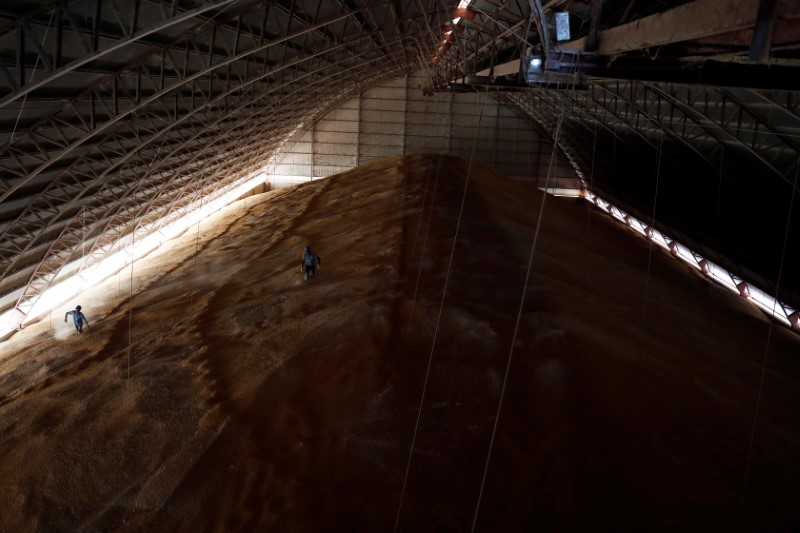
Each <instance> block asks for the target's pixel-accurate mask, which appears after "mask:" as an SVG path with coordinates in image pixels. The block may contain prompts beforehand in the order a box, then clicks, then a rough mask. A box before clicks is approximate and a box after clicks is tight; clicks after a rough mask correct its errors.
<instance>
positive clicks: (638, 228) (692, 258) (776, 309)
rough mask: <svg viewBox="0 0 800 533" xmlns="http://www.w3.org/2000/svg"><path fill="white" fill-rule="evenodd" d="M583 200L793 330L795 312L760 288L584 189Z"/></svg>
mask: <svg viewBox="0 0 800 533" xmlns="http://www.w3.org/2000/svg"><path fill="white" fill-rule="evenodd" d="M581 196H582V197H583V198H585V199H586V200H588V201H590V202H591V203H593V204H594V205H596V206H597V207H599V208H600V209H602V210H603V211H605V212H606V213H608V214H609V215H611V216H612V217H613V218H615V219H616V220H619V221H620V222H622V223H623V224H625V225H627V226H628V227H630V228H631V229H633V230H634V231H635V232H636V233H638V234H639V235H642V236H643V237H644V238H646V239H648V240H650V241H651V242H653V243H655V244H657V245H658V246H659V247H660V248H662V249H663V250H664V251H665V252H667V253H669V254H671V255H672V256H673V257H676V258H678V259H680V260H682V261H683V262H684V263H686V264H688V265H689V266H691V267H693V268H695V269H697V270H699V271H700V272H702V273H703V274H705V275H706V276H707V277H709V278H710V279H711V280H712V281H714V282H716V283H717V284H719V285H721V286H722V287H724V288H726V289H728V290H729V291H731V292H733V293H734V294H738V295H742V296H743V297H744V298H746V299H747V301H748V302H750V303H752V304H753V305H755V306H756V307H758V308H759V309H761V310H763V311H764V312H765V313H767V314H769V315H772V316H773V317H775V318H776V319H778V321H780V322H781V323H782V324H784V325H786V326H789V327H792V324H791V321H790V320H789V317H790V316H792V314H794V313H795V309H793V308H792V307H790V306H789V305H786V304H784V303H783V302H781V301H779V300H776V299H775V298H773V297H772V296H770V295H769V294H767V293H765V292H764V291H762V290H761V289H759V288H758V287H756V286H754V285H752V284H751V283H749V282H746V281H744V280H742V279H741V278H739V277H737V276H735V275H734V274H731V273H730V272H728V271H727V270H725V269H724V268H722V267H721V266H719V265H717V264H716V263H714V262H713V261H711V260H710V259H707V258H704V257H702V256H701V255H700V254H698V253H697V252H694V251H693V250H691V249H690V248H688V247H686V246H685V245H683V244H681V243H679V242H677V241H676V240H674V239H672V238H670V237H668V236H667V235H665V234H663V233H661V232H660V231H658V230H657V229H655V228H653V227H651V226H648V225H647V224H645V223H644V222H642V221H640V220H638V219H636V218H635V217H633V216H631V215H630V214H628V213H625V212H624V211H622V210H621V209H619V208H618V207H615V206H613V205H611V204H610V203H609V202H606V201H605V200H603V199H602V198H600V197H599V196H597V195H596V194H594V193H591V192H589V191H588V190H586V189H581ZM742 283H744V285H743V287H745V288H744V289H742V291H740V290H739V285H740V284H742ZM742 293H744V294H742Z"/></svg>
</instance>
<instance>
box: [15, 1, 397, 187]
mask: <svg viewBox="0 0 800 533" xmlns="http://www.w3.org/2000/svg"><path fill="white" fill-rule="evenodd" d="M386 1H389V0H386ZM366 9H368V8H366V7H364V8H361V9H360V10H361V11H363V10H366ZM353 15H354V12H350V13H345V14H343V15H338V16H336V17H333V18H332V19H328V20H326V21H324V22H320V23H318V24H315V25H314V26H311V27H308V28H303V29H302V30H298V31H295V32H293V33H291V34H288V35H283V36H280V37H278V38H276V39H273V40H271V41H270V42H268V43H265V44H261V45H258V46H254V47H252V48H251V49H249V50H246V51H242V52H238V53H233V54H231V55H229V56H227V57H224V58H222V59H220V60H218V61H217V62H216V63H213V64H210V65H208V66H206V67H205V68H203V69H200V70H198V71H197V72H193V73H191V74H188V73H187V75H186V76H185V77H183V78H181V79H179V81H178V82H176V83H173V84H171V85H169V86H166V87H164V86H162V84H160V83H159V81H161V80H159V79H158V77H154V76H152V75H151V76H150V81H151V84H152V86H153V87H156V88H158V89H157V90H156V91H155V92H154V93H153V94H151V95H149V96H148V97H146V98H143V99H142V98H137V99H136V103H135V104H134V105H133V106H131V107H129V108H126V109H123V110H120V109H118V108H117V109H115V106H114V105H111V104H112V103H111V102H109V105H107V106H106V107H107V108H108V110H109V111H111V113H110V115H109V118H108V120H106V121H105V122H103V123H102V124H100V125H98V126H96V127H94V128H89V129H87V131H86V133H85V134H84V135H83V136H81V137H80V138H78V139H75V140H73V141H71V142H69V143H68V144H64V145H61V146H60V149H59V150H58V151H57V152H56V153H55V154H54V155H52V156H50V157H48V158H47V159H46V160H45V161H44V162H43V163H42V164H40V165H39V166H37V167H36V168H35V169H33V170H32V171H30V172H28V171H26V170H25V169H24V168H23V169H20V170H21V172H18V174H19V175H20V176H21V179H19V180H17V182H16V183H14V185H13V186H12V187H10V188H7V189H6V190H2V191H0V202H2V201H3V200H5V199H6V198H8V197H9V196H10V195H11V194H12V193H13V192H15V191H16V190H18V189H19V188H21V187H23V186H24V185H26V184H27V183H28V182H29V181H30V180H32V179H33V178H34V177H35V176H37V175H39V174H41V173H42V172H44V171H45V170H47V169H48V168H50V167H51V166H52V165H53V164H54V163H55V162H57V161H59V160H61V159H62V158H64V157H65V156H66V155H67V154H69V153H71V152H72V151H73V150H75V149H76V148H78V147H79V146H81V145H83V144H84V143H86V142H87V141H88V140H89V139H91V138H93V137H96V136H97V135H99V134H101V133H103V132H107V131H109V130H110V128H111V127H112V126H114V125H115V124H117V123H118V122H120V121H121V120H123V119H125V118H127V117H129V116H131V115H132V114H133V113H135V112H136V111H139V110H141V109H143V108H145V107H147V106H148V105H151V104H153V103H154V102H157V101H158V100H159V99H160V98H162V97H163V96H166V95H168V94H169V93H171V92H173V91H176V90H177V89H180V88H181V87H184V86H186V85H187V84H189V83H191V82H193V81H195V80H198V79H200V78H201V77H203V76H208V75H212V74H213V72H214V71H215V70H217V69H219V68H221V67H226V66H228V65H230V64H232V63H233V62H235V61H238V60H241V59H243V58H246V57H247V56H250V55H253V54H257V53H259V52H263V51H265V50H267V49H268V48H270V47H272V46H275V45H276V44H281V43H283V42H286V41H289V40H292V39H295V38H297V37H299V36H302V35H304V34H306V33H308V32H311V31H314V30H316V29H318V28H321V27H324V26H327V25H330V24H334V23H336V22H339V21H341V20H344V19H347V18H349V17H351V16H353ZM163 53H165V55H167V56H168V55H169V54H168V53H167V52H166V51H164V52H163ZM214 59H217V57H216V56H215V57H214ZM180 66H181V65H177V64H176V65H173V66H172V68H174V70H175V71H176V72H178V68H179V67H180ZM142 74H144V75H147V73H146V72H144V71H140V75H142ZM116 76H118V75H115V79H116ZM178 76H179V77H180V73H178ZM91 93H92V94H95V95H96V96H97V97H98V98H99V99H100V100H102V99H103V95H102V94H99V91H98V89H97V88H95V89H93V90H92V91H91ZM78 116H79V118H83V117H81V116H80V114H78ZM55 129H56V130H58V128H55ZM28 134H29V135H31V133H30V132H29V133H28ZM34 144H36V143H34ZM6 149H7V150H10V149H11V145H9V146H8V147H7V148H6Z"/></svg>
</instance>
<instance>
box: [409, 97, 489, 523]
mask: <svg viewBox="0 0 800 533" xmlns="http://www.w3.org/2000/svg"><path fill="white" fill-rule="evenodd" d="M475 93H476V95H477V99H478V102H479V106H478V121H477V122H476V124H475V137H474V139H473V141H472V152H471V153H470V156H469V164H468V165H467V177H466V179H465V180H464V192H463V193H462V195H461V206H460V208H459V211H458V219H457V221H456V230H455V234H454V235H453V246H452V247H451V248H450V257H449V259H448V261H447V270H446V271H445V277H444V284H443V286H442V299H441V301H440V302H439V313H438V315H437V317H436V325H435V327H434V330H433V340H432V341H431V353H430V355H429V356H428V364H427V366H426V368H425V378H424V380H423V383H422V393H421V396H420V400H419V408H418V409H417V418H416V421H415V423H414V432H413V436H412V438H411V447H410V448H409V452H408V463H407V464H406V470H405V475H404V477H403V488H402V490H401V492H400V503H399V505H398V507H397V517H396V518H395V522H394V531H395V532H396V531H397V527H398V525H399V524H400V515H401V513H402V511H403V501H404V499H405V494H406V487H407V485H408V476H409V472H410V471H411V462H412V459H413V457H414V445H415V444H416V441H417V433H418V431H419V422H420V419H421V417H422V407H423V405H424V403H425V393H426V392H427V389H428V381H429V378H430V373H431V366H432V365H433V354H434V351H435V348H436V339H437V337H438V334H439V324H440V322H441V319H442V311H443V310H444V300H445V297H446V296H447V284H448V282H449V281H450V271H451V269H452V266H453V256H454V255H455V251H456V243H457V241H458V232H459V229H460V228H461V218H462V216H463V214H464V205H465V204H466V200H467V190H468V187H469V180H470V175H471V173H472V160H473V158H474V155H475V148H476V146H477V143H478V131H479V130H480V124H481V119H482V118H483V106H484V102H481V97H480V93H479V92H478V91H477V90H475Z"/></svg>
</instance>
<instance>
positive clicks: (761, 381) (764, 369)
mask: <svg viewBox="0 0 800 533" xmlns="http://www.w3.org/2000/svg"><path fill="white" fill-rule="evenodd" d="M796 168H797V170H795V173H794V187H793V188H792V196H791V198H790V200H789V212H788V214H787V215H786V229H785V230H784V234H783V249H782V250H781V263H780V267H779V268H778V281H777V283H776V285H775V291H774V295H773V301H774V302H775V305H777V304H778V303H779V302H778V292H779V290H780V286H781V278H782V276H783V263H784V260H785V259H786V246H787V244H788V242H789V228H790V224H791V220H792V211H793V209H794V199H795V196H796V195H797V177H798V175H800V158H798V163H797V165H796ZM774 313H775V307H773V309H772V314H770V317H769V328H768V329H767V340H766V342H765V345H764V357H763V359H762V362H761V376H760V378H759V380H758V395H757V396H756V408H755V412H754V413H753V427H752V429H751V431H750V442H749V443H748V445H747V461H746V463H745V467H744V476H743V479H742V494H741V496H740V498H739V511H740V512H741V511H742V510H743V509H744V502H745V496H746V494H747V482H748V479H749V476H750V466H751V464H752V461H753V447H754V446H755V440H756V427H757V424H758V412H759V409H760V407H761V396H762V393H763V392H764V381H765V379H766V376H767V360H768V359H769V348H770V344H771V342H772V329H773V327H774V325H775V317H774Z"/></svg>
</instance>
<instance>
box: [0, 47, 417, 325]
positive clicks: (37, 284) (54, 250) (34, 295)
mask: <svg viewBox="0 0 800 533" xmlns="http://www.w3.org/2000/svg"><path fill="white" fill-rule="evenodd" d="M391 44H394V43H391ZM379 59H382V58H375V59H373V60H371V61H368V62H366V63H361V64H359V65H356V66H354V67H350V68H351V69H363V68H364V67H365V66H367V65H368V64H369V63H371V62H373V61H377V60H379ZM394 70H398V71H407V70H408V67H395V68H394V69H392V70H390V71H387V72H381V71H379V72H378V74H376V75H373V76H372V77H371V78H374V79H376V80H379V79H383V78H385V77H386V76H387V75H390V74H391V73H392V71H394ZM322 79H323V80H327V79H329V78H327V77H324V78H322ZM348 79H350V80H353V82H354V85H359V84H363V82H364V81H365V78H364V77H363V76H361V75H360V72H355V73H354V74H352V75H350V76H349V78H348ZM368 79H369V78H368ZM300 81H301V80H293V81H292V82H291V83H298V82H300ZM341 82H342V80H341V78H340V79H338V80H335V83H341ZM301 91H302V92H303V93H306V96H307V94H308V85H303V86H302V87H301V88H299V89H297V90H295V91H293V92H292V93H290V94H289V95H286V96H284V99H286V100H289V99H292V102H293V103H295V104H296V103H297V100H296V99H293V98H292V97H294V96H295V94H297V93H298V92H301ZM350 92H352V91H350ZM347 94H349V93H347ZM266 96H267V95H263V96H262V98H263V97H266ZM307 99H308V102H309V103H311V104H312V105H313V104H316V103H318V100H317V98H316V95H314V94H312V95H311V96H310V97H308V96H307ZM252 105H253V102H246V103H245V104H244V105H243V106H242V107H248V106H252ZM300 107H301V108H302V106H300ZM280 109H286V108H283V107H281V108H280ZM238 111H239V110H234V111H231V114H233V113H236V112H238ZM270 112H271V111H270ZM260 113H263V108H262V109H258V110H256V112H254V113H253V114H251V115H250V116H249V117H246V119H245V120H244V121H241V120H238V121H237V122H236V123H237V124H251V126H250V127H249V128H246V129H245V131H244V132H242V133H241V134H240V135H238V136H237V137H236V138H234V139H229V140H228V142H227V143H226V144H225V147H223V150H224V151H226V150H227V148H228V147H231V146H238V147H241V146H242V141H243V139H245V138H247V137H250V138H252V134H253V133H254V132H255V131H256V130H259V129H261V124H262V123H263V120H264V119H268V117H257V115H259V114H260ZM253 118H259V120H252V119H253ZM220 120H221V119H220ZM228 134H229V132H228V131H223V132H220V134H219V136H218V140H219V138H221V137H222V136H225V135H228ZM280 142H281V140H276V141H273V142H272V143H271V144H270V145H268V146H267V147H266V148H265V147H264V145H263V142H261V141H260V140H256V141H251V143H250V144H251V145H252V146H257V147H261V148H262V149H261V150H260V151H256V152H257V153H256V154H255V155H254V154H253V152H252V151H249V150H245V151H247V152H249V155H248V159H250V160H253V159H256V158H258V159H260V160H263V158H264V157H265V156H264V154H266V153H269V152H270V150H272V149H273V148H274V147H273V145H275V146H277V145H279V144H280ZM209 148H210V147H209ZM223 169H224V171H221V172H217V170H223ZM202 174H209V175H214V174H219V175H222V176H228V177H229V178H228V180H235V179H238V178H235V177H234V178H230V176H232V175H233V176H235V175H236V173H233V172H231V168H230V163H229V160H228V159H226V160H225V161H220V162H218V163H217V164H216V165H212V166H209V167H204V172H203V173H202ZM144 181H146V180H145V179H144V178H143V179H141V180H140V183H143V182H144ZM171 181H173V180H168V181H167V182H165V183H163V184H162V186H161V187H160V188H159V191H158V193H157V194H156V195H155V196H153V198H152V199H151V201H150V202H148V203H147V204H146V205H145V206H144V208H143V209H142V210H141V212H140V213H138V214H135V215H133V220H138V221H139V222H138V223H137V224H136V226H135V227H134V229H133V232H135V231H137V229H139V228H141V227H144V226H147V225H149V224H147V223H145V222H143V221H142V219H143V218H145V217H146V216H147V214H146V213H147V212H148V211H149V210H150V209H152V207H153V204H154V202H155V199H156V198H157V197H159V196H160V195H161V194H162V193H163V192H164V189H165V188H166V187H167V185H168V184H169V183H170V182H171ZM198 181H200V182H204V180H203V179H202V178H197V177H194V176H193V177H191V178H190V179H188V180H186V183H185V184H184V186H183V188H182V189H181V190H180V191H179V192H178V194H177V195H175V200H173V201H172V204H171V206H170V207H168V208H167V210H166V213H164V214H159V215H157V217H156V220H155V221H154V222H159V221H160V222H161V224H159V227H160V226H161V225H163V224H164V223H165V222H166V220H167V218H168V217H169V214H170V212H172V211H173V209H174V208H175V206H176V204H177V202H178V200H179V199H180V198H181V197H183V196H184V193H185V189H186V187H187V186H188V185H189V184H190V183H196V182H198ZM221 181H225V179H223V180H221ZM204 186H205V185H204ZM217 186H220V184H219V183H218V184H217ZM125 198H130V196H126V197H125ZM192 201H193V200H192ZM192 201H190V202H189V203H191V202H192ZM79 218H80V215H77V216H76V217H75V218H74V219H73V220H77V219H79ZM107 220H108V221H109V223H107V224H106V229H105V230H103V231H101V236H102V234H103V233H105V232H106V231H107V230H108V228H109V224H110V221H111V220H112V219H111V218H109V219H107ZM133 234H134V233H131V234H130V236H131V237H132V236H133ZM67 240H69V236H68V232H66V229H65V231H62V234H61V235H60V236H59V238H58V239H56V240H55V241H54V242H53V243H52V245H51V247H50V250H49V251H48V258H46V259H45V260H43V261H42V262H41V263H40V265H39V267H37V269H36V270H35V271H34V273H33V274H32V275H31V278H30V280H29V283H28V285H27V286H26V287H25V289H24V290H23V294H22V295H21V296H20V298H19V299H18V302H17V305H16V306H15V310H16V313H15V316H16V317H17V319H18V321H19V324H22V322H24V320H25V318H26V317H27V314H28V312H29V311H30V309H31V308H32V307H33V305H34V304H35V301H36V299H38V297H39V296H40V295H41V294H42V293H43V292H44V290H46V288H47V286H49V284H50V283H51V282H52V281H53V280H54V279H55V278H56V277H57V275H58V272H60V270H61V268H63V266H64V265H65V264H66V263H68V262H69V261H70V260H71V257H69V256H66V257H64V256H63V254H64V252H65V249H64V248H63V247H62V246H59V244H63V243H64V242H65V241H67ZM100 242H101V238H100V236H99V237H98V238H97V239H95V241H94V245H93V248H92V250H90V252H89V254H88V255H87V257H97V246H98V243H100ZM109 251H110V249H106V250H104V252H103V254H102V256H105V255H106V254H107V253H108V252H109ZM102 256H101V257H100V258H98V259H96V261H93V262H92V264H94V263H96V262H97V261H99V260H101V258H102ZM59 258H63V259H60V260H59ZM48 259H49V260H50V261H54V260H57V261H58V262H59V264H58V265H57V266H56V267H55V268H52V269H50V270H49V271H48V272H43V266H44V265H46V264H47V262H48ZM86 266H87V263H86V262H84V264H83V265H82V266H81V267H80V270H79V271H83V270H84V269H85V268H86Z"/></svg>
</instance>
